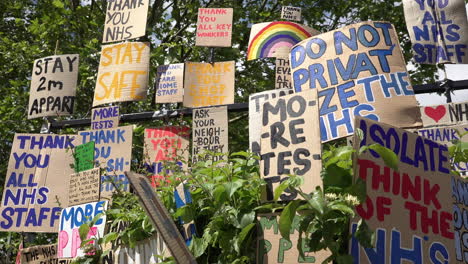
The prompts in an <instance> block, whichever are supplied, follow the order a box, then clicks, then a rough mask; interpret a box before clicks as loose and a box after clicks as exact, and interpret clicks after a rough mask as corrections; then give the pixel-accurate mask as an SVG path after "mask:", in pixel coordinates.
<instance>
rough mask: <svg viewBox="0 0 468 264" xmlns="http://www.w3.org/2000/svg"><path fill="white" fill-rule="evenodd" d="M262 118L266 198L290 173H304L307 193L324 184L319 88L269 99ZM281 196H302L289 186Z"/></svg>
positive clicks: (293, 197) (261, 145)
mask: <svg viewBox="0 0 468 264" xmlns="http://www.w3.org/2000/svg"><path fill="white" fill-rule="evenodd" d="M261 122H262V127H261V133H262V134H261V136H260V137H261V139H260V148H261V151H260V154H261V155H260V157H261V160H260V176H261V177H263V178H264V179H265V181H266V183H267V186H266V193H265V194H266V199H265V200H267V201H271V200H273V192H274V190H275V189H276V187H277V186H278V185H279V184H280V183H281V182H282V181H283V180H284V179H287V177H288V175H289V174H296V175H300V176H303V177H304V185H303V186H302V188H303V191H304V192H306V193H309V192H311V191H313V190H314V189H315V187H317V186H321V185H322V179H321V177H320V171H321V168H322V160H321V142H320V137H319V135H320V131H319V127H318V126H317V123H318V101H317V93H316V91H315V90H309V91H305V92H301V93H295V94H291V95H285V96H282V97H278V98H276V99H271V100H268V101H266V102H265V103H264V104H263V115H262V120H261ZM264 196H265V195H264ZM264 198H265V197H264ZM279 198H280V200H281V201H289V200H294V199H296V198H298V197H297V193H296V192H292V191H288V190H287V191H285V192H284V193H283V194H281V195H280V197H279Z"/></svg>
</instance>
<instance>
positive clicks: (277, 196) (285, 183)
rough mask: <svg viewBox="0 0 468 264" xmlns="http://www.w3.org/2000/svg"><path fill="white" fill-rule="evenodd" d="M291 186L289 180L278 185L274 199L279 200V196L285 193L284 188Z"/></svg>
mask: <svg viewBox="0 0 468 264" xmlns="http://www.w3.org/2000/svg"><path fill="white" fill-rule="evenodd" d="M288 187H289V181H283V182H282V183H280V185H278V187H276V189H275V196H274V197H273V201H275V202H276V201H278V198H279V197H280V196H281V194H283V192H284V190H286V189H287V188H288Z"/></svg>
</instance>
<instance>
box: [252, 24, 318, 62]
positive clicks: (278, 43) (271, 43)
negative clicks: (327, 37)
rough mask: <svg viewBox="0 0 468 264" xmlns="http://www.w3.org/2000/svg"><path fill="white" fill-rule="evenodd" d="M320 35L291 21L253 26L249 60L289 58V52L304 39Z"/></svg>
mask: <svg viewBox="0 0 468 264" xmlns="http://www.w3.org/2000/svg"><path fill="white" fill-rule="evenodd" d="M317 34H320V32H318V31H317V30H315V29H313V28H310V27H307V26H304V25H300V24H297V23H294V22H289V21H275V22H265V23H259V24H254V25H252V29H251V30H250V37H249V47H248V50H247V60H254V59H259V58H269V57H280V58H285V57H288V55H289V51H290V50H291V48H292V47H293V46H294V45H296V44H297V43H299V42H301V41H302V40H304V39H307V38H310V37H312V36H315V35H317Z"/></svg>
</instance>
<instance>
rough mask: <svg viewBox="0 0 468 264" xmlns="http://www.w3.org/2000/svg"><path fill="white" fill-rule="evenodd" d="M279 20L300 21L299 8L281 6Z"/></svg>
mask: <svg viewBox="0 0 468 264" xmlns="http://www.w3.org/2000/svg"><path fill="white" fill-rule="evenodd" d="M281 19H287V20H292V21H301V8H300V7H294V6H283V7H282V8H281Z"/></svg>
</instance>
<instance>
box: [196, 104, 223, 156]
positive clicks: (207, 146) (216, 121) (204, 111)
mask: <svg viewBox="0 0 468 264" xmlns="http://www.w3.org/2000/svg"><path fill="white" fill-rule="evenodd" d="M206 150H209V151H211V152H213V153H223V155H220V156H218V155H208V154H207V155H204V154H205V151H206ZM228 151H229V150H228V111H227V106H218V107H207V108H196V109H193V110H192V162H193V163H196V162H197V161H199V160H211V161H213V162H215V161H219V160H227V153H228ZM200 155H201V156H200Z"/></svg>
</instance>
